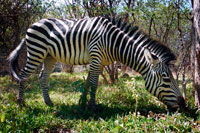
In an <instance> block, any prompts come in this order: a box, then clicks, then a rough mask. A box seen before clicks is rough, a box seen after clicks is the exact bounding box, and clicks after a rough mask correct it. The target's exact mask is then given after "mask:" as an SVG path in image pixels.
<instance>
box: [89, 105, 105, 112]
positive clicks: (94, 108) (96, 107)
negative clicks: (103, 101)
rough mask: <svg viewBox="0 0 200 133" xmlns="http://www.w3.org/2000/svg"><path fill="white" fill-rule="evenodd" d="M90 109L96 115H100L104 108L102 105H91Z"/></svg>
mask: <svg viewBox="0 0 200 133" xmlns="http://www.w3.org/2000/svg"><path fill="white" fill-rule="evenodd" d="M89 108H90V109H91V110H92V111H93V112H94V113H99V112H102V110H103V108H102V106H101V105H96V104H89Z"/></svg>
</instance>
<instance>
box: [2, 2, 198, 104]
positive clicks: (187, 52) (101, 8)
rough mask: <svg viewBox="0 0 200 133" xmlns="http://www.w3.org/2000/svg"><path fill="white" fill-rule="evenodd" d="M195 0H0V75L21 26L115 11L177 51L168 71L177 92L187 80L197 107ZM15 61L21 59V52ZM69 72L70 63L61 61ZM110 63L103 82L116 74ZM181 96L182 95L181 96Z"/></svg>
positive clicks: (5, 70)
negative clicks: (175, 60) (68, 64)
mask: <svg viewBox="0 0 200 133" xmlns="http://www.w3.org/2000/svg"><path fill="white" fill-rule="evenodd" d="M199 7H200V5H199V0H98V1H97V0H60V1H59V0H50V1H48V0H0V74H1V76H4V75H7V74H8V73H9V68H8V62H7V57H8V55H9V53H10V52H11V51H12V50H13V49H14V48H15V47H16V46H17V45H18V44H19V43H20V40H21V39H22V38H23V37H24V35H25V33H26V29H27V28H28V27H29V26H30V25H31V24H32V23H34V22H36V21H38V20H40V19H42V18H50V17H53V18H63V19H64V18H76V19H79V18H88V17H93V16H103V15H108V16H112V17H114V16H118V17H121V18H122V20H123V21H125V22H129V23H131V24H133V25H138V26H139V27H140V28H141V29H143V30H144V31H145V32H146V33H147V34H148V35H149V36H151V37H152V38H155V39H157V40H159V41H160V42H161V43H163V44H164V45H167V46H169V47H170V48H171V49H172V50H173V52H174V53H175V54H176V56H177V62H176V63H175V65H174V66H173V72H174V75H175V78H176V80H177V81H179V80H181V82H179V85H180V88H181V89H182V91H183V93H184V92H185V91H186V89H187V88H186V84H187V83H188V82H189V81H192V82H193V96H194V97H195V105H196V107H200V71H199V69H200V68H199V65H200V53H199V51H200V44H199V43H200V20H199V18H200V17H199V14H200V9H199ZM21 57H22V58H21V59H20V62H21V63H20V64H24V58H25V57H26V55H25V48H24V53H22V54H21ZM66 68H70V71H73V68H74V66H66ZM118 68H121V69H122V72H123V73H125V72H126V69H127V68H126V66H123V65H121V64H119V63H115V64H113V65H111V66H108V67H105V70H106V72H108V73H109V76H110V79H106V77H105V76H104V74H103V73H102V76H103V77H104V79H105V80H106V81H108V82H112V83H114V82H115V80H117V78H118ZM184 97H185V98H186V99H187V96H185V93H184Z"/></svg>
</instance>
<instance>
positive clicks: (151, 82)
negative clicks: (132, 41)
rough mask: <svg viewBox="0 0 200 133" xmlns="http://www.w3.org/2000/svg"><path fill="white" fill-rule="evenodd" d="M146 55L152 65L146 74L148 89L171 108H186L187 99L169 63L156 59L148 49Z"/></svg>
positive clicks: (145, 51)
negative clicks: (184, 97)
mask: <svg viewBox="0 0 200 133" xmlns="http://www.w3.org/2000/svg"><path fill="white" fill-rule="evenodd" d="M144 56H145V58H146V61H147V62H148V64H149V66H150V68H149V71H148V72H146V74H145V76H144V77H145V85H146V88H147V90H148V91H149V92H150V93H152V94H153V95H154V96H156V97H157V98H158V99H159V100H160V101H162V102H163V103H165V104H166V105H167V106H168V108H170V109H173V110H176V109H177V108H178V107H180V108H185V100H184V99H183V96H182V94H181V92H180V90H179V88H178V85H177V83H176V81H175V79H174V77H173V75H172V72H171V70H170V69H169V66H168V65H167V63H166V62H162V61H159V59H155V58H154V57H153V56H152V54H151V52H150V51H149V50H148V49H145V50H144Z"/></svg>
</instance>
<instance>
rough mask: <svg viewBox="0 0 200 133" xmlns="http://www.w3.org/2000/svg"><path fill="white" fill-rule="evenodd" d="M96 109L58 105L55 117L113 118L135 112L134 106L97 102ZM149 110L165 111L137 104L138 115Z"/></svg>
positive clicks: (155, 111) (144, 114) (152, 106)
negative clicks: (111, 105)
mask: <svg viewBox="0 0 200 133" xmlns="http://www.w3.org/2000/svg"><path fill="white" fill-rule="evenodd" d="M97 108H98V110H97V111H95V112H94V111H93V110H92V109H90V108H89V107H88V106H87V107H86V109H85V110H83V109H82V108H81V106H79V105H64V104H62V105H60V106H59V107H58V109H57V111H56V115H55V116H56V117H59V118H61V119H83V120H87V119H94V120H98V119H100V118H102V119H110V118H115V117H116V116H117V115H126V114H129V113H130V112H131V113H133V112H135V106H132V107H125V106H123V107H119V106H114V107H108V106H107V105H103V104H99V105H97ZM149 111H153V112H154V113H167V112H166V110H165V109H162V108H159V107H157V106H155V105H148V106H139V107H138V108H137V110H136V112H140V115H143V116H147V115H148V112H149Z"/></svg>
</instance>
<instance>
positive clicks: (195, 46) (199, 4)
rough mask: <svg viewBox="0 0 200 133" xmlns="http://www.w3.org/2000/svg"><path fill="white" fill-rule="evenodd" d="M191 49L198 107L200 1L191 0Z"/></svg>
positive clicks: (199, 94)
mask: <svg viewBox="0 0 200 133" xmlns="http://www.w3.org/2000/svg"><path fill="white" fill-rule="evenodd" d="M192 8H193V10H192V16H193V18H192V34H191V35H192V48H191V49H192V51H191V54H192V56H191V62H192V64H191V66H192V70H193V73H192V74H193V86H194V91H195V105H196V106H197V107H198V108H200V1H199V0H192Z"/></svg>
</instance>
